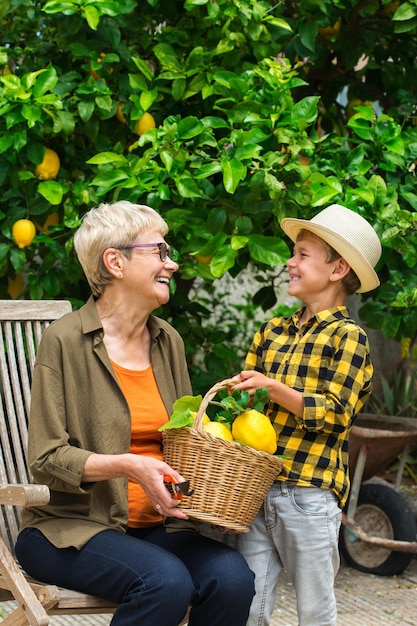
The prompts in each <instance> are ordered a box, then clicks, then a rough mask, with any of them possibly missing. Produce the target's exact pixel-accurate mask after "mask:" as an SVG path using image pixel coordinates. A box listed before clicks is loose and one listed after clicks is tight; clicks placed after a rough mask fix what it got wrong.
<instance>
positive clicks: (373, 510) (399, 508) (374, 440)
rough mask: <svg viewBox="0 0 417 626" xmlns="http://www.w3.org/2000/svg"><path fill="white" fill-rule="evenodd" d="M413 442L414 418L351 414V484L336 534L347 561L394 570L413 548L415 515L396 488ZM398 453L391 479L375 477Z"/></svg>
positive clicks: (416, 545)
mask: <svg viewBox="0 0 417 626" xmlns="http://www.w3.org/2000/svg"><path fill="white" fill-rule="evenodd" d="M416 442H417V419H414V418H408V417H393V416H389V415H372V414H368V413H363V414H360V415H358V417H357V418H356V421H355V423H354V425H353V427H352V429H351V433H350V442H349V473H350V477H351V490H350V495H349V500H348V503H347V506H346V508H345V511H344V512H343V515H342V528H341V532H340V540H339V547H340V552H341V554H342V556H343V557H344V559H345V561H346V563H347V564H348V565H349V566H351V567H353V568H355V569H358V570H360V571H362V572H368V573H372V574H378V575H380V576H393V575H396V574H400V573H401V572H402V571H404V569H405V568H406V567H407V566H408V565H409V563H410V561H411V559H412V558H413V554H417V528H416V521H415V516H414V514H413V511H412V510H411V507H410V505H409V503H408V502H407V500H406V499H405V498H404V496H402V495H401V493H400V492H399V489H400V486H401V482H402V476H403V472H404V468H405V463H406V459H407V453H408V451H409V449H410V447H411V446H412V445H413V444H414V443H416ZM398 457H399V459H400V461H399V464H398V468H397V472H396V479H395V485H391V484H389V483H388V482H386V481H384V480H382V479H379V478H376V477H378V476H380V475H381V474H382V473H383V472H384V470H386V469H387V468H388V467H389V466H390V465H391V464H392V463H393V462H394V461H395V460H396V459H397V458H398ZM371 479H373V480H371Z"/></svg>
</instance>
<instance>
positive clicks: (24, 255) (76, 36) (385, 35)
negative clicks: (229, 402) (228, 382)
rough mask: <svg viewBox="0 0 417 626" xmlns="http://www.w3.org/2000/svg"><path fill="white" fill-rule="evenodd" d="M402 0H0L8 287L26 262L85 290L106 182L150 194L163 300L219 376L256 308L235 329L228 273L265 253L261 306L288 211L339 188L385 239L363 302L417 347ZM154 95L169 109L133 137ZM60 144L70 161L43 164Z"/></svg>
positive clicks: (55, 287) (0, 238)
mask: <svg viewBox="0 0 417 626" xmlns="http://www.w3.org/2000/svg"><path fill="white" fill-rule="evenodd" d="M394 4H395V3H389V4H388V3H386V2H379V1H378V2H377V1H376V0H375V1H374V0H372V1H371V2H367V3H354V2H353V0H338V1H337V2H334V1H331V0H325V1H323V2H315V1H314V0H300V1H294V2H290V1H288V2H282V3H278V4H275V3H273V2H270V1H269V0H239V1H236V2H230V1H229V0H214V1H213V0H186V1H184V2H178V1H176V0H147V1H146V2H145V1H142V2H141V3H136V2H133V1H132V0H128V1H126V0H100V1H98V0H69V1H66V2H62V1H61V0H49V1H48V2H46V3H43V4H42V3H38V2H35V1H34V0H12V2H11V4H10V6H9V7H8V3H7V2H6V3H3V4H2V11H1V12H0V33H1V35H0V187H1V198H2V200H1V205H0V276H1V277H3V279H4V280H2V283H1V284H0V297H2V298H5V297H8V293H7V280H6V278H14V276H15V275H16V273H18V274H22V275H23V276H24V277H25V291H24V294H23V295H24V297H29V298H36V299H39V298H68V297H69V298H71V299H72V301H73V303H74V305H76V306H77V305H79V304H80V303H81V302H82V301H84V300H85V299H86V298H87V296H88V294H89V289H88V286H87V284H86V281H85V280H84V279H83V276H82V271H81V268H80V266H79V264H78V261H77V260H76V258H75V255H74V252H73V244H72V236H73V233H74V230H75V229H76V228H77V226H78V225H79V223H80V217H81V216H82V214H83V213H84V212H85V211H86V210H88V208H90V207H91V206H93V205H95V204H97V203H99V202H101V201H106V202H111V201H115V200H118V199H127V200H131V201H133V202H139V203H145V204H149V205H150V206H152V207H154V208H155V209H157V210H158V211H160V212H161V214H162V215H163V216H164V218H165V219H166V220H167V222H168V224H169V226H170V237H171V241H170V243H171V244H172V245H173V246H174V247H175V248H176V249H177V250H178V251H179V253H180V261H181V263H180V272H179V275H178V277H177V280H176V286H175V289H174V290H173V291H174V292H173V294H172V297H171V300H170V302H169V304H168V305H167V306H166V307H165V308H164V310H163V311H161V312H160V313H161V314H162V315H164V316H165V317H166V318H168V319H169V320H170V321H172V322H173V323H174V325H175V326H176V328H178V330H179V331H180V332H181V334H182V335H183V337H184V339H185V342H186V350H187V356H188V359H189V362H190V367H191V372H192V377H193V385H194V388H195V389H196V390H197V391H200V390H204V389H207V388H208V387H210V386H211V384H212V383H213V381H214V380H215V379H221V378H227V377H229V376H230V375H231V373H234V372H235V371H236V370H238V369H239V368H240V367H241V363H242V351H245V350H246V349H247V347H248V345H249V341H250V339H251V336H250V334H249V331H250V332H252V329H249V327H247V328H245V333H243V332H239V340H238V346H236V327H239V330H240V328H241V327H240V319H241V315H240V313H242V310H241V311H238V310H237V309H235V321H236V323H235V328H233V324H232V323H227V324H226V326H223V323H222V319H221V317H222V316H221V315H220V320H218V321H217V322H216V323H215V324H214V323H212V322H211V321H208V320H209V319H211V316H212V313H213V310H214V308H216V309H220V310H222V309H228V312H230V313H231V315H230V320H232V319H233V305H229V304H227V305H226V304H224V300H225V299H224V298H222V297H220V296H219V295H218V293H217V292H215V290H214V289H213V285H215V284H216V282H217V281H218V280H219V279H221V278H222V277H224V276H230V277H232V278H233V279H234V280H235V281H236V282H237V283H239V280H240V276H242V272H243V270H245V269H246V268H248V267H251V268H252V267H253V268H256V269H255V271H254V273H255V275H256V277H257V278H256V282H255V285H253V284H252V283H251V284H250V285H248V286H247V287H246V289H247V295H248V303H247V304H246V305H245V306H246V310H245V311H244V312H243V313H244V314H245V315H247V316H248V317H249V318H251V319H252V320H254V319H255V318H257V317H259V316H260V315H262V311H266V310H269V309H271V308H274V306H275V305H276V296H277V294H276V282H275V281H274V279H271V278H270V273H269V272H268V271H267V270H271V268H273V267H279V268H281V267H282V266H283V265H284V264H285V260H286V258H287V257H288V254H289V250H288V245H287V243H288V242H287V241H286V240H285V238H284V237H283V234H282V232H281V230H280V228H279V221H280V219H281V218H282V217H284V216H295V217H297V216H299V217H305V218H309V217H311V216H312V215H314V214H315V213H316V212H317V211H318V210H319V209H320V208H321V207H323V206H325V205H327V204H329V203H331V202H340V203H345V204H346V205H347V206H349V207H350V208H352V209H354V210H356V211H358V212H359V213H360V214H362V215H363V216H364V217H366V218H368V219H369V220H370V221H371V222H372V223H373V224H374V225H375V227H376V229H377V231H378V233H379V234H380V237H381V240H382V243H383V257H382V259H381V262H380V263H379V266H378V268H377V269H378V272H379V274H380V277H381V287H380V288H379V289H377V290H376V291H375V292H373V293H372V294H365V295H364V297H363V306H362V308H361V310H360V314H361V316H362V317H363V319H364V320H366V322H367V324H368V325H369V326H370V327H375V328H380V327H382V331H383V333H384V334H385V335H386V336H387V337H391V338H394V339H396V340H400V339H401V338H404V337H408V338H410V339H411V344H410V345H411V346H412V343H413V342H414V340H415V336H416V334H417V284H416V280H417V279H416V276H417V272H416V265H417V238H416V236H415V232H416V227H417V220H416V210H417V194H416V193H415V176H416V173H415V167H416V164H417V126H416V125H415V122H416V120H417V110H416V85H417V80H416V79H417V66H416V64H415V58H416V56H417V43H416V36H415V35H416V26H417V2H416V0H408V1H407V2H404V3H401V4H399V5H398V7H397V8H396V10H395V6H394ZM3 7H4V8H3ZM329 27H330V30H329ZM323 29H327V30H323ZM346 42H349V45H346ZM146 111H147V112H149V113H151V114H152V115H153V117H154V119H155V121H156V128H154V129H151V130H149V131H147V132H146V133H144V134H143V135H141V136H140V137H138V135H136V133H135V125H136V122H137V120H138V119H140V118H141V117H142V115H143V114H144V113H145V112H146ZM122 116H123V117H122ZM46 146H47V147H49V148H52V149H54V150H55V151H56V152H57V153H58V156H59V158H60V162H61V168H60V171H59V173H58V176H57V177H56V179H55V180H50V181H39V180H38V179H37V177H36V175H35V167H36V165H37V164H39V163H40V162H41V160H42V157H43V153H44V147H46ZM52 212H58V214H59V223H58V225H56V226H53V227H51V228H50V229H49V230H48V232H46V233H45V232H42V231H41V230H40V229H38V235H37V236H36V237H35V239H34V241H33V243H32V245H31V246H29V247H27V248H24V249H18V248H17V247H16V245H15V244H14V242H13V240H12V236H11V229H12V225H13V223H14V222H15V221H16V220H17V219H20V218H22V217H25V218H29V219H32V220H33V221H35V222H36V223H37V224H40V225H42V224H43V223H44V222H45V220H46V218H47V217H48V215H49V214H50V213H52ZM197 283H198V284H199V285H202V286H203V287H202V288H200V293H201V291H203V292H204V293H203V295H202V297H201V298H197V297H195V285H196V284H197ZM240 288H241V289H242V290H243V289H245V285H244V284H241V285H240ZM226 318H227V316H226ZM246 331H248V334H246Z"/></svg>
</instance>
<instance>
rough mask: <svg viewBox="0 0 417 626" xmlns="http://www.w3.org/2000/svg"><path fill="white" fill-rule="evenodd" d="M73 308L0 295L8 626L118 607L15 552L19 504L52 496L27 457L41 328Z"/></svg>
mask: <svg viewBox="0 0 417 626" xmlns="http://www.w3.org/2000/svg"><path fill="white" fill-rule="evenodd" d="M70 311H71V304H70V302H67V301H63V300H61V301H55V300H51V301H47V300H39V301H32V300H20V301H19V300H0V395H1V402H0V451H1V456H0V602H2V601H7V600H14V601H15V602H16V603H17V608H16V609H15V610H14V611H13V612H12V613H10V614H9V615H8V616H7V617H4V618H3V620H2V624H3V625H4V626H11V625H13V626H27V625H30V626H47V624H49V615H71V614H73V615H79V614H80V615H81V614H96V615H97V614H104V613H114V611H115V609H116V605H114V604H112V603H110V602H108V601H106V600H103V599H102V598H97V597H95V596H90V595H87V594H82V593H78V592H76V591H71V590H69V589H64V588H62V587H57V586H55V585H46V584H44V583H41V582H39V581H35V580H33V579H31V578H30V577H28V576H27V575H26V573H25V572H24V571H23V570H22V569H21V567H20V566H19V565H18V563H17V561H16V559H15V556H14V544H15V540H16V537H17V533H18V529H19V512H20V510H21V508H22V507H24V506H34V505H41V504H46V503H47V502H48V501H49V489H48V487H47V486H45V485H31V484H30V482H31V478H30V472H29V469H28V466H27V460H26V447H27V415H28V411H29V404H30V386H31V380H32V370H33V365H34V361H35V356H36V350H37V346H38V344H39V341H40V339H41V335H42V332H43V330H44V329H45V328H46V327H47V326H48V325H49V324H50V322H51V321H53V320H55V319H58V318H59V317H61V316H62V315H64V314H65V313H68V312H70ZM186 622H187V619H185V620H184V621H183V622H182V624H185V623H186Z"/></svg>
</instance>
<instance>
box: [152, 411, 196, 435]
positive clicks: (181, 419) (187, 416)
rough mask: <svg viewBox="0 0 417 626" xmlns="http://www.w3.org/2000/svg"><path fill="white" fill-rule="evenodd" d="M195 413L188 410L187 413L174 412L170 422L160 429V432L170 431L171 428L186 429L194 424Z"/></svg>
mask: <svg viewBox="0 0 417 626" xmlns="http://www.w3.org/2000/svg"><path fill="white" fill-rule="evenodd" d="M194 417H195V411H190V409H186V410H185V411H174V412H173V414H172V415H171V417H170V418H169V421H168V422H166V424H163V425H162V426H160V427H159V428H158V430H159V432H162V431H163V430H170V429H171V428H185V427H186V426H189V427H190V426H192V425H193V423H194Z"/></svg>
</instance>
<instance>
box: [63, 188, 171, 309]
mask: <svg viewBox="0 0 417 626" xmlns="http://www.w3.org/2000/svg"><path fill="white" fill-rule="evenodd" d="M148 231H157V232H159V233H161V235H162V237H165V235H166V234H167V232H168V224H167V223H166V221H165V220H164V219H163V218H162V217H161V216H160V215H159V213H157V212H156V211H155V210H154V209H152V208H151V207H149V206H146V205H145V204H133V203H132V202H128V201H127V200H120V201H119V202H114V203H112V204H107V203H102V204H99V205H98V206H97V207H94V208H92V209H90V210H89V211H88V212H87V213H86V214H85V215H84V216H83V218H82V224H81V226H80V227H79V228H78V230H77V232H76V233H75V235H74V247H75V251H76V253H77V256H78V260H79V261H80V263H81V265H82V268H83V270H84V273H85V275H86V278H87V280H88V284H89V285H90V288H91V291H92V292H93V295H94V296H96V297H98V298H99V297H100V296H101V295H102V293H103V291H104V289H105V287H106V285H108V284H110V283H111V282H112V280H113V277H112V276H111V275H110V274H109V272H108V271H107V269H106V267H105V265H104V263H103V253H104V252H105V250H107V249H108V248H118V249H122V248H124V247H125V246H129V245H132V244H133V243H135V241H136V240H137V238H138V237H140V235H142V234H143V233H145V232H148ZM123 253H124V254H126V256H129V255H130V254H131V250H123Z"/></svg>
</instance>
